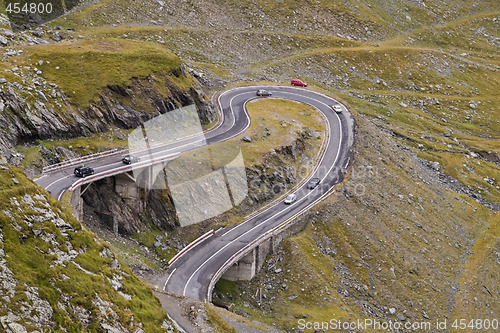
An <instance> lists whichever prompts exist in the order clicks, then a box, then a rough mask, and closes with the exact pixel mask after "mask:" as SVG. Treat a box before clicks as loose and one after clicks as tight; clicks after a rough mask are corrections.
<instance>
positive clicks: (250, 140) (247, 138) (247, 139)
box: [242, 136, 252, 142]
mask: <svg viewBox="0 0 500 333" xmlns="http://www.w3.org/2000/svg"><path fill="white" fill-rule="evenodd" d="M242 140H243V141H245V142H252V139H250V137H248V136H244V137H243V138H242Z"/></svg>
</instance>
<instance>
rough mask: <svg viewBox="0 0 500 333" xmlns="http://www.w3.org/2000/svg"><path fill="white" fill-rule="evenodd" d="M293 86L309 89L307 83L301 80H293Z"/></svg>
mask: <svg viewBox="0 0 500 333" xmlns="http://www.w3.org/2000/svg"><path fill="white" fill-rule="evenodd" d="M292 86H301V87H307V82H304V81H302V80H299V79H292Z"/></svg>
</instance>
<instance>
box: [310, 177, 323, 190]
mask: <svg viewBox="0 0 500 333" xmlns="http://www.w3.org/2000/svg"><path fill="white" fill-rule="evenodd" d="M320 182H321V179H319V178H312V179H311V180H310V181H309V182H308V183H307V188H308V189H310V190H312V189H315V188H316V186H318V185H319V183H320Z"/></svg>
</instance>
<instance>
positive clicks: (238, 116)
mask: <svg viewBox="0 0 500 333" xmlns="http://www.w3.org/2000/svg"><path fill="white" fill-rule="evenodd" d="M257 89H266V90H268V91H270V92H271V93H272V98H279V99H288V100H293V101H297V102H301V103H306V104H309V105H311V106H313V107H315V108H317V109H318V110H319V111H320V112H321V113H323V115H324V119H326V122H327V123H326V124H325V125H326V128H327V131H328V134H329V135H328V139H327V143H326V147H325V149H324V152H323V156H322V157H321V158H320V162H319V164H318V166H317V168H316V170H315V171H314V172H313V173H312V175H311V176H310V178H313V177H315V178H320V179H321V183H320V184H319V186H317V187H316V188H315V189H313V190H310V189H307V182H306V183H304V184H303V185H302V186H301V187H299V188H297V189H295V191H294V192H293V193H295V194H296V195H297V201H295V202H294V203H293V204H291V205H285V204H284V203H283V201H281V202H278V203H276V204H275V205H273V206H271V207H269V208H267V209H266V210H264V211H262V212H261V213H259V214H258V215H256V216H254V217H252V218H250V219H249V220H247V221H245V222H243V223H241V224H238V225H235V226H233V227H231V228H229V229H224V230H221V231H218V232H216V233H215V234H214V235H213V236H211V237H210V238H208V239H207V240H204V241H203V242H202V243H201V244H200V245H197V246H196V247H194V248H193V249H191V250H190V251H188V252H186V253H185V254H184V255H182V256H181V257H179V258H178V259H177V260H176V261H175V262H174V263H173V264H172V265H171V266H170V267H169V269H168V270H167V272H166V275H165V278H164V279H165V282H164V284H163V286H162V287H163V289H164V290H166V291H169V292H174V293H177V294H180V295H183V296H187V297H191V298H196V299H199V300H208V301H210V300H211V291H212V287H213V285H214V284H215V282H217V280H218V278H219V277H220V275H221V274H222V273H223V272H222V271H221V267H229V265H230V264H231V263H232V262H234V259H235V254H238V253H241V254H243V253H244V252H243V251H244V249H245V248H247V249H248V247H249V244H252V243H253V242H255V241H256V240H258V239H259V238H260V237H261V236H262V235H264V234H266V233H269V231H271V230H273V229H274V228H276V227H278V226H279V225H280V224H282V223H283V222H284V221H287V220H289V219H290V218H292V217H294V216H297V215H298V214H300V213H302V212H304V211H306V210H308V209H309V208H310V207H312V206H314V204H315V203H317V202H318V201H319V200H321V198H322V197H323V196H324V195H325V194H326V193H328V192H329V191H330V190H331V189H332V188H333V187H334V186H335V185H336V184H337V183H339V182H340V181H341V180H342V179H343V177H344V172H342V170H344V171H345V169H346V168H347V167H348V163H349V161H350V160H352V158H351V151H350V149H351V147H352V144H353V142H354V124H355V122H354V119H353V117H352V115H351V114H350V113H349V111H348V110H347V108H346V107H345V106H342V108H343V112H342V113H335V112H334V111H333V110H332V108H331V105H333V104H339V102H338V101H336V100H335V99H333V98H331V97H328V96H326V95H323V94H320V93H317V92H315V91H312V90H307V89H301V88H294V87H283V86H265V87H256V86H253V87H242V88H236V89H232V90H229V91H226V92H224V93H223V94H221V96H220V97H219V104H220V105H219V106H220V108H221V110H222V112H223V114H224V122H223V124H222V126H221V127H220V128H219V129H220V130H222V132H221V133H220V134H217V135H215V136H211V135H210V134H208V135H207V137H208V138H209V140H208V141H209V142H214V141H221V140H225V139H226V138H227V137H231V136H234V135H237V134H239V133H240V132H241V131H243V130H245V129H246V128H247V127H248V126H249V124H250V118H249V116H248V114H247V112H246V110H245V104H246V102H248V101H249V100H252V99H255V98H258V97H256V94H255V92H256V90H257Z"/></svg>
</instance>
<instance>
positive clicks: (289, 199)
mask: <svg viewBox="0 0 500 333" xmlns="http://www.w3.org/2000/svg"><path fill="white" fill-rule="evenodd" d="M295 200H297V194H295V193H292V194H290V195H288V196H287V197H286V199H285V204H287V205H290V204H292V203H294V202H295Z"/></svg>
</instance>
